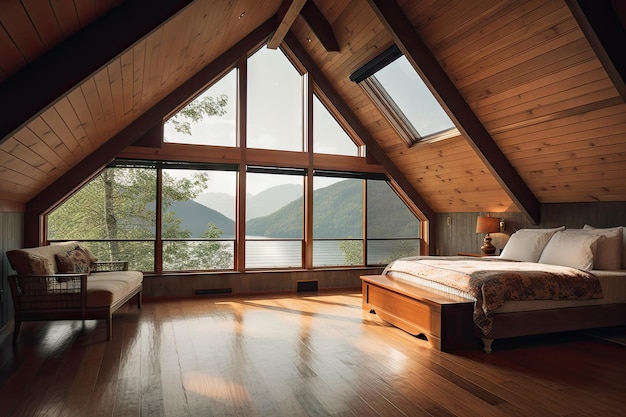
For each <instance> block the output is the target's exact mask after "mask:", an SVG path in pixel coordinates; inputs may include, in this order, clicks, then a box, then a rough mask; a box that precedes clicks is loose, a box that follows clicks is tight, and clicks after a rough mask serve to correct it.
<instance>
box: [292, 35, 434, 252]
mask: <svg viewBox="0 0 626 417" xmlns="http://www.w3.org/2000/svg"><path fill="white" fill-rule="evenodd" d="M285 44H286V45H287V47H288V48H289V49H290V50H291V51H292V52H293V54H294V55H295V56H296V57H297V58H298V59H299V60H300V62H301V63H302V65H304V67H305V68H306V69H307V71H308V72H309V74H310V75H311V76H312V77H313V82H314V83H315V84H316V85H317V87H318V88H319V89H320V90H321V91H322V92H323V93H324V95H325V96H326V97H327V98H328V99H329V100H330V101H331V102H332V103H333V106H334V107H335V108H336V109H337V111H338V112H339V113H341V117H343V119H344V120H345V121H346V122H347V123H348V124H349V125H350V127H351V128H352V129H353V130H354V132H355V133H356V134H357V135H358V136H359V138H361V140H362V141H363V143H365V146H366V147H367V152H368V153H369V154H371V155H372V156H373V157H374V158H376V160H377V161H378V163H380V164H381V165H382V166H383V168H385V170H386V171H387V173H388V174H389V175H390V176H391V177H392V178H393V179H394V181H395V182H396V183H397V184H398V186H400V188H402V191H404V192H405V193H406V195H407V197H409V198H410V199H411V200H412V201H413V203H415V205H416V206H417V208H418V209H419V210H420V212H421V213H422V215H423V216H424V219H422V220H429V224H433V225H434V222H435V212H434V211H433V210H432V209H431V208H430V206H429V205H428V204H427V203H426V201H424V199H423V198H422V196H421V195H419V193H417V192H416V191H415V188H414V187H413V186H412V185H411V182H410V181H409V180H408V179H407V178H406V177H405V176H404V174H403V173H402V172H401V171H400V169H399V168H398V167H397V166H396V165H395V164H394V163H393V161H392V160H391V159H390V158H389V156H388V155H387V153H386V152H385V151H384V150H383V149H382V148H381V147H380V146H379V145H378V143H377V142H376V140H375V139H374V137H373V136H372V135H371V134H370V133H369V131H368V130H367V128H366V127H365V126H364V125H363V123H361V121H360V120H359V118H358V117H357V116H356V114H354V112H352V110H351V109H350V106H348V104H347V103H346V102H345V101H344V100H343V98H342V97H341V95H339V93H338V92H337V90H335V88H334V87H333V85H332V84H331V82H330V81H329V80H328V79H327V78H326V76H324V74H323V73H322V71H321V70H320V69H319V67H318V66H317V64H315V62H314V61H313V59H312V58H311V57H310V56H309V54H307V52H306V51H305V49H304V48H303V47H302V45H300V43H299V42H298V40H297V39H296V38H295V37H294V36H293V35H290V34H287V36H286V37H285ZM434 232H435V229H434V228H433V227H431V228H430V242H435V235H434ZM430 247H431V248H434V247H435V246H434V245H432V244H431V246H430Z"/></svg>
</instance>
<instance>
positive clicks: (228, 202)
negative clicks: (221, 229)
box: [195, 193, 235, 220]
mask: <svg viewBox="0 0 626 417" xmlns="http://www.w3.org/2000/svg"><path fill="white" fill-rule="evenodd" d="M195 201H197V202H198V203H200V204H202V205H204V206H207V207H208V208H210V209H213V210H215V211H217V212H218V213H222V214H223V215H224V216H226V217H228V218H229V219H231V220H235V196H232V195H229V194H226V193H205V194H200V195H199V196H198V197H197V198H196V200H195Z"/></svg>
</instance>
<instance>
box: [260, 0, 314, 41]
mask: <svg viewBox="0 0 626 417" xmlns="http://www.w3.org/2000/svg"><path fill="white" fill-rule="evenodd" d="M306 2H307V0H283V2H282V3H281V5H280V7H279V8H278V14H277V16H276V31H275V32H274V34H273V35H272V36H271V37H270V39H269V40H268V41H267V47H268V48H269V49H276V48H278V47H279V46H280V44H281V43H283V39H284V38H285V35H286V34H287V32H289V29H290V28H291V25H293V22H294V21H295V20H296V18H297V17H298V15H299V14H300V10H302V8H303V7H304V4H305V3H306Z"/></svg>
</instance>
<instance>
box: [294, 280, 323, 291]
mask: <svg viewBox="0 0 626 417" xmlns="http://www.w3.org/2000/svg"><path fill="white" fill-rule="evenodd" d="M317 283H318V281H299V282H298V283H297V290H296V291H297V292H316V291H317Z"/></svg>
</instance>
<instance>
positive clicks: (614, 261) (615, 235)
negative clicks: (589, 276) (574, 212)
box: [582, 224, 626, 270]
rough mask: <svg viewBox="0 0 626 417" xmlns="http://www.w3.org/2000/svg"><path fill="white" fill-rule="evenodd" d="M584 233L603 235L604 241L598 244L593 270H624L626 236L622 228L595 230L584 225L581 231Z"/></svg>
mask: <svg viewBox="0 0 626 417" xmlns="http://www.w3.org/2000/svg"><path fill="white" fill-rule="evenodd" d="M582 230H583V231H584V232H586V233H595V234H600V235H603V236H604V237H605V238H606V239H604V241H602V242H599V244H598V251H597V252H596V258H595V262H594V267H593V268H594V269H607V270H616V269H622V268H624V269H626V260H625V259H626V253H625V252H624V251H625V250H626V243H624V239H626V235H624V228H623V227H622V226H617V227H607V228H597V227H593V226H589V225H588V224H586V225H585V226H584V227H583V229H582Z"/></svg>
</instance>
